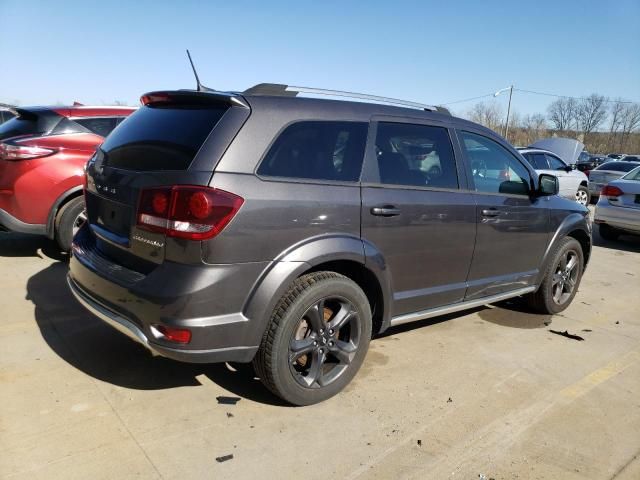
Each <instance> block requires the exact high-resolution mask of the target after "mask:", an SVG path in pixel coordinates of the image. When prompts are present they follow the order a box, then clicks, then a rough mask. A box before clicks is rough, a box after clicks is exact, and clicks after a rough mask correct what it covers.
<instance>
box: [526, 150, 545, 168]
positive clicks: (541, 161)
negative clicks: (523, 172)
mask: <svg viewBox="0 0 640 480" xmlns="http://www.w3.org/2000/svg"><path fill="white" fill-rule="evenodd" d="M525 158H526V159H527V160H528V161H529V163H530V164H531V166H532V167H533V168H535V169H536V170H548V169H549V164H548V163H547V159H546V158H545V157H544V155H543V154H542V153H527V154H526V155H525Z"/></svg>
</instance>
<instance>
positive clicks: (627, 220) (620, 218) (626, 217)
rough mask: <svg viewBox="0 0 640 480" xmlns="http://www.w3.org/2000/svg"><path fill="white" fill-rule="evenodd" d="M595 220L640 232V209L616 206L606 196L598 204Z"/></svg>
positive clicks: (632, 231) (628, 230) (595, 221)
mask: <svg viewBox="0 0 640 480" xmlns="http://www.w3.org/2000/svg"><path fill="white" fill-rule="evenodd" d="M593 221H594V223H600V224H601V223H606V224H607V225H611V226H612V227H615V228H619V229H621V230H625V231H627V232H631V233H635V234H640V209H637V208H626V207H618V206H614V205H611V204H610V203H609V201H608V200H607V199H606V198H604V199H600V201H599V202H598V204H597V205H596V211H595V213H594V219H593Z"/></svg>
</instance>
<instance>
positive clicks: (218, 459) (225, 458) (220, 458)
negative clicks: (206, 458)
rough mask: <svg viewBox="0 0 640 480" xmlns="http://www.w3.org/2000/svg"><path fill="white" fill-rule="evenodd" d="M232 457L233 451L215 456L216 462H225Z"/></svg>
mask: <svg viewBox="0 0 640 480" xmlns="http://www.w3.org/2000/svg"><path fill="white" fill-rule="evenodd" d="M232 458H233V453H230V454H229V455H223V456H221V457H216V462H218V463H222V462H226V461H227V460H231V459H232Z"/></svg>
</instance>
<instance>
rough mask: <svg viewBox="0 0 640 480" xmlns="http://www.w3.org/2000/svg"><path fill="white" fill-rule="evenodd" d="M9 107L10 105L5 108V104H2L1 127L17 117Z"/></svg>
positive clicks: (0, 105)
mask: <svg viewBox="0 0 640 480" xmlns="http://www.w3.org/2000/svg"><path fill="white" fill-rule="evenodd" d="M8 107H9V105H7V106H3V104H0V125H1V124H3V123H4V122H6V121H8V120H11V119H12V118H13V117H15V115H14V114H13V112H12V111H11V110H9V108H8Z"/></svg>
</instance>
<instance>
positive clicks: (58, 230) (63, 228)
mask: <svg viewBox="0 0 640 480" xmlns="http://www.w3.org/2000/svg"><path fill="white" fill-rule="evenodd" d="M86 219H87V216H86V213H85V210H84V198H83V197H76V198H73V199H71V200H69V202H67V203H66V204H65V205H64V206H63V207H62V208H61V209H60V211H59V212H58V215H56V222H55V238H56V242H57V243H58V246H59V247H60V249H61V250H62V251H63V252H68V251H69V250H70V249H71V240H73V236H74V235H75V234H76V232H77V231H78V229H79V228H80V227H81V226H82V224H83V223H84V222H85V220H86Z"/></svg>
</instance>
